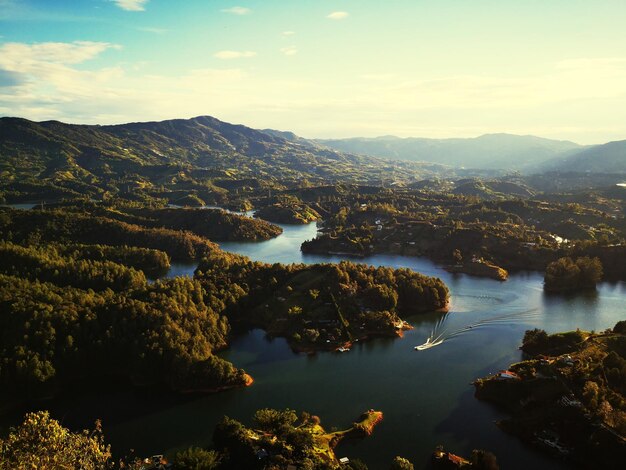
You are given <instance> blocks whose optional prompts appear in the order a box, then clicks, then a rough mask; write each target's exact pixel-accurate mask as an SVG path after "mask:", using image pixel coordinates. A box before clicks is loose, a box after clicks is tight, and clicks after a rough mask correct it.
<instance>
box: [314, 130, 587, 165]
mask: <svg viewBox="0 0 626 470" xmlns="http://www.w3.org/2000/svg"><path fill="white" fill-rule="evenodd" d="M315 142H317V143H319V144H322V145H325V146H327V147H330V148H333V149H335V150H339V151H342V152H350V153H356V154H362V155H371V156H375V157H380V158H389V159H398V160H408V161H415V162H418V161H422V162H435V163H439V164H444V165H451V166H455V167H466V168H475V169H507V170H511V169H524V168H526V167H528V166H530V165H532V164H534V163H539V162H545V161H547V160H552V159H554V158H559V157H561V158H562V157H564V156H566V155H570V154H571V153H572V152H576V151H578V150H580V149H582V148H584V147H581V146H580V145H578V144H575V143H574V142H568V141H561V140H551V139H544V138H541V137H535V136H531V135H525V136H521V135H512V134H486V135H482V136H480V137H476V138H469V139H424V138H413V137H409V138H400V137H395V136H384V137H376V138H362V137H358V138H351V139H332V140H316V141H315Z"/></svg>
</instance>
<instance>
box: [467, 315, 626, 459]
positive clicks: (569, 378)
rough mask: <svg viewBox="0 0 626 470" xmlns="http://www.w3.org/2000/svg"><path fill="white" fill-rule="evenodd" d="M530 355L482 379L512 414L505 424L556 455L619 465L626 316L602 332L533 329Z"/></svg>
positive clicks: (483, 388) (625, 443)
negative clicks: (611, 327)
mask: <svg viewBox="0 0 626 470" xmlns="http://www.w3.org/2000/svg"><path fill="white" fill-rule="evenodd" d="M522 350H523V351H524V352H525V353H526V354H527V355H528V359H526V360H524V361H522V362H519V363H516V364H512V365H510V366H509V368H508V369H506V370H502V371H499V372H497V373H495V374H493V375H491V376H489V377H486V378H483V379H478V380H476V381H475V382H474V385H475V388H476V397H477V398H478V399H480V400H485V401H489V402H492V403H495V404H497V405H499V406H501V407H503V408H504V409H506V410H508V412H509V413H510V414H511V417H510V418H509V419H505V420H503V421H500V422H499V423H498V424H499V426H500V427H501V428H502V429H503V430H505V431H507V432H510V433H511V434H514V435H516V436H518V437H519V438H520V439H522V440H523V441H524V442H526V443H528V444H530V445H533V446H535V447H537V448H539V449H542V450H544V451H545V452H547V453H550V454H552V455H554V456H555V457H558V458H562V459H567V460H569V461H571V462H572V463H574V464H577V465H580V466H583V467H587V468H592V467H593V468H619V467H620V465H621V463H622V462H623V457H624V455H626V400H625V397H626V388H625V386H624V385H625V384H626V321H621V322H619V323H617V324H616V325H615V327H614V328H613V329H612V330H611V329H609V330H607V331H605V332H602V333H590V332H585V331H579V330H577V331H571V332H566V333H557V334H552V335H549V334H547V333H546V332H545V331H543V330H538V329H535V330H529V331H527V332H526V334H525V335H524V342H523V345H522Z"/></svg>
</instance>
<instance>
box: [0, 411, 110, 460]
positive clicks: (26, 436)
mask: <svg viewBox="0 0 626 470" xmlns="http://www.w3.org/2000/svg"><path fill="white" fill-rule="evenodd" d="M0 468H1V469H2V470H31V469H37V470H64V469H67V470H70V469H82V470H102V469H106V468H112V462H111V452H110V449H109V446H107V445H105V444H104V438H103V436H102V432H101V428H100V424H99V423H96V428H95V429H94V430H93V431H83V432H80V433H73V432H71V431H69V430H68V429H66V428H64V427H63V426H61V425H60V424H59V422H58V421H56V420H54V419H52V418H51V417H50V415H49V414H48V412H46V411H40V412H37V413H29V414H27V415H26V417H25V418H24V422H23V423H22V424H21V425H20V426H18V427H17V429H13V430H12V431H11V432H10V434H9V436H8V437H7V438H6V439H2V440H0Z"/></svg>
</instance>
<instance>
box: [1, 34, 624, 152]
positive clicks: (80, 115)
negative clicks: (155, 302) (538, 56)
mask: <svg viewBox="0 0 626 470" xmlns="http://www.w3.org/2000/svg"><path fill="white" fill-rule="evenodd" d="M292 47H293V46H292ZM116 48H119V46H116V45H114V44H110V43H98V42H86V41H82V42H72V43H38V44H25V43H7V44H0V114H1V115H13V116H22V117H26V118H29V119H36V120H43V119H59V120H62V121H70V122H83V123H99V124H109V123H114V122H129V121H141V120H153V119H167V118H175V117H191V116H194V115H201V114H211V115H214V116H217V117H219V118H221V119H223V120H225V121H230V122H243V123H244V124H246V125H250V126H253V127H260V128H267V127H272V128H288V129H289V130H292V131H294V132H296V133H298V134H300V135H303V136H308V137H315V136H317V137H342V136H343V137H346V136H349V135H370V136H373V135H382V134H396V135H401V136H410V135H412V136H430V137H450V136H476V135H479V134H483V133H487V132H514V133H518V134H538V135H544V136H549V137H555V138H569V139H572V140H576V141H583V142H585V143H598V142H601V141H607V140H617V139H620V138H622V139H623V138H624V136H625V135H626V125H624V123H626V60H623V59H621V58H617V59H610V58H609V59H602V58H600V59H598V58H582V59H575V60H572V61H568V62H559V63H555V64H553V65H551V66H549V67H546V68H544V70H543V71H542V72H541V73H536V74H533V75H517V76H494V75H488V74H484V75H457V76H445V75H442V76H438V75H436V74H434V73H433V74H431V75H430V76H424V75H422V76H416V75H415V74H407V75H404V76H403V75H402V74H400V73H398V72H396V75H394V74H393V73H385V71H384V70H383V71H380V70H377V69H373V70H371V71H369V73H367V72H368V71H367V70H364V71H363V73H357V74H327V73H323V72H322V71H321V72H320V73H319V74H313V75H310V76H309V75H307V76H306V77H303V78H294V77H295V76H293V75H291V76H290V75H289V74H281V75H279V76H274V75H271V76H270V75H264V74H259V73H258V71H257V70H256V69H253V68H252V67H250V68H244V67H243V66H240V64H242V63H243V62H235V63H236V64H237V67H228V68H226V67H224V68H214V69H211V68H203V69H197V70H185V71H182V72H180V73H176V74H171V73H169V71H168V73H165V72H164V73H163V74H161V73H154V74H150V73H149V72H148V71H149V70H151V69H152V67H139V66H137V65H138V64H139V62H138V63H135V64H125V65H123V66H121V65H115V64H116V61H115V60H114V61H113V64H114V65H113V66H109V67H106V68H103V67H101V66H99V65H94V64H100V63H101V61H100V60H99V61H97V62H94V63H92V64H90V63H89V60H90V59H95V58H99V57H101V56H102V55H103V54H107V55H109V56H111V58H112V59H116V58H117V55H118V54H117V53H116V51H115V50H116ZM288 49H289V48H287V47H285V48H283V50H281V53H283V54H285V53H286V52H288ZM221 52H228V54H226V55H225V57H228V58H233V59H235V58H238V57H246V56H247V57H251V56H253V55H254V53H253V52H250V51H221ZM250 54H252V55H250ZM122 59H123V58H120V59H119V61H120V62H121V60H122ZM231 63H233V62H231ZM253 64H254V65H256V61H253ZM222 65H223V64H222ZM355 75H357V76H355ZM155 103H158V107H155Z"/></svg>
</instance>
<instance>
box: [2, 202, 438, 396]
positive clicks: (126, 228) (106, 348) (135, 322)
mask: <svg viewBox="0 0 626 470" xmlns="http://www.w3.org/2000/svg"><path fill="white" fill-rule="evenodd" d="M88 207H91V206H90V205H89V204H88ZM176 211H177V210H176V209H158V210H157V209H149V208H145V207H133V206H124V205H120V206H114V207H111V206H103V207H95V208H93V213H90V212H88V211H86V210H81V209H80V204H78V205H72V204H69V205H68V204H66V205H63V206H62V207H58V208H53V209H45V210H30V211H17V210H10V209H3V210H1V211H0V235H2V238H3V239H4V241H1V242H0V305H2V310H1V312H0V338H1V339H2V341H1V342H0V344H1V345H2V347H1V348H0V385H1V386H2V388H1V390H2V391H1V392H0V393H1V394H2V395H3V396H4V397H6V398H8V399H15V400H17V399H19V400H21V399H25V398H26V399H28V398H34V397H39V396H47V395H53V394H55V393H56V392H57V391H59V390H62V389H64V388H67V387H68V386H69V385H70V384H72V383H74V382H76V381H82V382H87V383H91V382H93V383H97V382H98V381H99V380H102V379H103V378H104V377H109V378H115V379H117V380H120V379H121V380H124V381H126V382H130V383H132V384H135V385H154V384H159V385H162V386H165V387H168V388H170V389H173V390H179V391H188V390H203V391H211V390H219V389H223V388H228V387H232V386H240V385H246V384H249V383H251V378H250V377H248V376H247V375H246V374H245V373H244V372H243V371H241V370H238V369H236V368H235V367H234V366H233V365H231V364H229V363H228V362H226V361H224V360H222V359H220V358H219V357H217V356H215V354H214V352H215V351H217V350H219V349H222V348H224V347H226V346H227V344H228V340H229V333H230V324H231V322H232V323H234V324H235V325H236V326H238V327H241V328H248V327H250V326H261V327H263V328H265V329H266V330H267V331H268V332H269V333H270V334H276V335H283V336H286V337H288V339H289V340H290V342H291V343H292V344H293V345H294V346H298V347H305V348H308V349H313V350H315V349H323V348H332V347H338V346H339V345H341V344H344V343H346V342H349V341H351V340H353V339H361V338H363V339H365V338H366V337H368V336H372V335H380V334H386V335H395V334H397V332H398V331H400V330H401V329H402V328H403V327H404V323H403V322H402V321H401V319H400V318H401V316H405V315H409V314H411V313H417V312H422V311H430V310H435V309H438V308H445V306H446V304H447V300H448V290H447V288H446V287H445V285H444V284H443V283H442V282H441V281H440V280H438V279H432V278H429V277H425V276H421V275H419V274H417V273H414V272H412V271H409V270H406V269H404V270H392V269H388V268H372V267H368V266H363V265H355V264H352V263H341V264H339V265H315V266H305V265H288V266H285V265H280V264H275V265H268V264H263V263H255V262H252V261H250V260H249V259H247V258H245V257H241V256H236V255H230V254H228V253H224V252H222V251H221V250H220V249H219V248H218V247H217V245H215V244H214V243H212V242H210V241H209V240H207V239H206V238H204V237H203V236H201V235H198V234H196V233H192V232H190V231H182V230H180V228H181V227H184V228H189V229H192V230H194V231H196V232H199V233H204V232H203V230H205V228H204V224H210V223H213V225H217V224H218V223H219V222H220V221H222V222H224V221H225V222H224V226H223V227H222V228H221V229H220V230H226V231H230V232H231V233H235V234H239V235H236V236H250V234H252V233H265V232H259V231H261V230H264V229H267V228H272V227H273V226H272V225H270V224H267V223H265V222H259V221H251V222H250V223H249V222H248V220H249V219H245V220H246V222H240V219H241V220H243V218H241V217H239V216H232V215H231V214H227V213H225V212H222V211H205V210H197V211H192V210H184V209H181V210H180V211H181V215H180V216H177V212H176ZM105 215H111V217H105ZM170 215H171V217H169V216H170ZM168 217H169V219H168ZM168 220H169V221H168ZM129 221H130V222H129ZM154 224H158V225H165V224H169V225H171V226H172V227H177V228H179V230H174V229H169V228H163V227H158V226H154ZM235 226H236V227H235ZM237 227H238V228H243V230H244V231H239V232H238V231H237V230H238V228H237ZM248 229H252V231H251V232H245V230H248ZM211 230H212V231H213V232H215V229H214V228H213V229H211ZM244 233H246V234H245V235H244ZM129 245H130V246H129ZM161 250H162V251H161ZM170 256H171V257H172V258H173V259H194V258H198V257H202V261H201V262H200V265H199V269H198V271H197V273H196V276H195V278H196V279H195V280H191V279H187V278H181V279H170V280H165V281H158V282H156V283H152V284H150V283H148V281H147V280H146V276H145V274H144V271H145V272H149V273H151V274H156V273H159V271H160V272H161V273H162V270H163V269H164V268H166V267H167V266H169V257H170Z"/></svg>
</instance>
